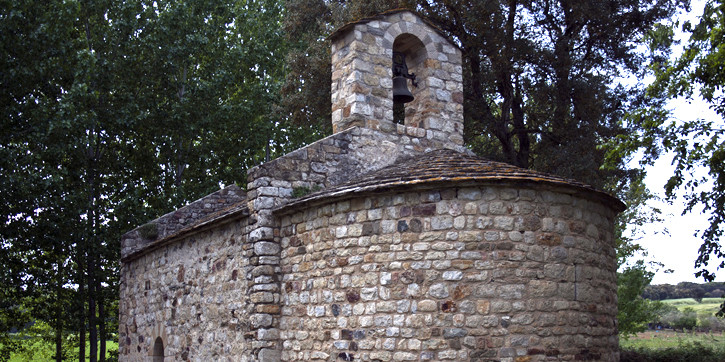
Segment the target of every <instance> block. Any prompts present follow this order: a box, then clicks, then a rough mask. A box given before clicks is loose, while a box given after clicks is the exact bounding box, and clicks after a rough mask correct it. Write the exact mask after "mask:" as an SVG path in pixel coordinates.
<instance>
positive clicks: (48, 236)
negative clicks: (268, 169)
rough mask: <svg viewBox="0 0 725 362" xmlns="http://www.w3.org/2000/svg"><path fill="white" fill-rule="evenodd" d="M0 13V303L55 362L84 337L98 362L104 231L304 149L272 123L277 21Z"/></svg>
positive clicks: (107, 267) (103, 314)
mask: <svg viewBox="0 0 725 362" xmlns="http://www.w3.org/2000/svg"><path fill="white" fill-rule="evenodd" d="M0 11H1V12H0V18H2V19H3V21H2V22H0V44H2V49H3V53H2V54H1V56H2V57H1V58H0V66H2V67H3V69H4V70H3V72H2V73H1V74H0V82H1V84H2V86H3V90H4V91H3V92H2V94H0V112H2V113H1V114H2V117H0V118H1V120H0V122H2V124H0V126H1V127H2V129H3V133H2V134H0V156H1V157H0V174H1V175H2V177H0V186H2V187H3V190H4V192H3V193H2V194H1V195H0V201H2V202H3V205H5V207H4V208H3V210H1V211H0V220H2V221H0V231H1V232H0V235H1V236H0V248H2V254H1V255H0V258H1V259H0V262H1V263H2V266H3V267H2V268H0V269H2V270H3V273H4V274H3V275H2V278H1V279H0V282H2V284H1V285H0V288H2V289H1V290H2V291H3V294H2V295H0V297H2V298H1V299H2V302H3V303H4V304H5V305H8V306H16V305H21V302H22V305H23V307H24V308H27V310H28V312H29V314H30V315H31V316H32V318H33V319H35V320H43V321H45V322H47V324H48V325H49V326H51V327H52V328H54V330H55V337H54V338H55V340H56V347H57V349H56V360H60V359H61V358H62V355H63V354H64V352H63V351H62V340H63V339H64V338H63V337H64V335H66V334H68V333H72V332H78V333H79V336H80V351H79V359H80V360H83V359H84V357H83V356H84V355H85V354H86V353H85V338H86V333H88V338H89V339H90V346H91V347H90V355H91V361H95V359H96V357H95V356H96V354H97V352H98V354H99V355H100V356H101V357H100V359H101V360H104V359H105V354H106V353H105V352H106V351H105V341H106V340H107V339H108V337H109V333H108V331H109V328H113V326H112V325H109V324H108V322H107V321H108V320H109V319H113V315H114V313H115V310H114V309H113V308H114V306H115V305H116V299H117V293H116V290H117V282H118V267H119V249H120V246H119V240H120V235H121V234H122V233H123V232H125V231H127V230H130V229H132V228H133V227H135V226H137V225H139V224H142V223H144V222H146V221H147V220H148V219H151V218H153V217H156V216H158V215H160V214H163V213H165V212H168V211H170V210H172V209H174V208H177V207H179V206H181V205H183V204H184V203H186V202H189V201H192V200H195V199H197V198H199V197H201V196H203V195H205V194H207V193H209V192H210V191H213V190H216V189H218V188H219V185H220V184H231V183H235V182H240V183H241V182H243V181H244V170H245V168H248V167H250V166H252V165H254V164H255V163H258V162H260V161H262V160H263V159H265V158H269V157H271V156H272V155H273V154H274V153H275V152H284V150H285V148H286V147H295V146H296V145H298V144H299V142H300V140H303V139H304V137H303V136H300V134H301V133H302V132H300V129H298V128H294V127H290V126H289V125H288V124H287V123H286V122H285V120H284V119H280V118H279V117H278V116H275V114H274V113H273V107H274V104H275V103H276V101H277V94H278V93H277V92H278V89H279V87H280V84H281V79H282V73H283V63H282V61H281V57H282V56H281V55H282V54H284V53H285V49H286V42H285V41H284V38H283V37H282V34H281V30H280V24H281V19H282V16H283V15H284V13H283V11H282V9H281V6H280V4H279V2H277V1H274V0H259V1H227V2H223V3H220V2H215V1H204V0H189V1H173V0H170V1H145V0H135V1H123V2H113V1H99V2H92V3H89V2H81V1H50V2H47V3H38V2H32V1H26V0H13V1H6V2H2V4H0ZM265 146H266V147H265ZM265 148H267V150H265ZM6 292H7V293H6ZM13 310H15V309H13V308H9V309H8V310H7V311H5V310H4V311H3V314H2V317H3V318H5V319H4V320H7V318H10V317H7V318H6V315H7V316H11V314H10V313H11V312H13ZM0 327H3V330H1V331H0V332H7V331H8V330H9V328H10V327H12V325H10V324H3V325H0ZM4 346H5V344H3V348H4ZM8 346H9V344H8Z"/></svg>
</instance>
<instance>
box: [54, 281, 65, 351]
mask: <svg viewBox="0 0 725 362" xmlns="http://www.w3.org/2000/svg"><path fill="white" fill-rule="evenodd" d="M61 290H62V287H60V286H59V287H58V292H57V293H56V298H58V301H61V300H62V296H61V293H60V291H61ZM62 360H63V308H60V307H59V308H57V310H56V311H55V361H56V362H61V361H62Z"/></svg>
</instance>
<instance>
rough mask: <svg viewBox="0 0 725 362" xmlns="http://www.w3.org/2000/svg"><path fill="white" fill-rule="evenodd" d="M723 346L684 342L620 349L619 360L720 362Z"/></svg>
mask: <svg viewBox="0 0 725 362" xmlns="http://www.w3.org/2000/svg"><path fill="white" fill-rule="evenodd" d="M723 356H725V346H717V347H714V346H705V345H703V344H701V343H697V342H694V343H684V344H681V345H679V346H678V347H677V348H664V349H646V348H637V349H631V350H629V349H622V350H621V351H620V359H619V362H681V361H687V362H722V361H723Z"/></svg>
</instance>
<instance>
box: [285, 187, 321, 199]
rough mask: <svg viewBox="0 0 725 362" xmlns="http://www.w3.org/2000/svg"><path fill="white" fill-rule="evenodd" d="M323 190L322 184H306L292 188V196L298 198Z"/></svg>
mask: <svg viewBox="0 0 725 362" xmlns="http://www.w3.org/2000/svg"><path fill="white" fill-rule="evenodd" d="M320 190H322V186H320V185H314V186H312V187H311V188H310V187H306V186H300V187H295V188H293V189H292V198H293V199H297V198H300V197H302V196H305V195H307V194H310V193H313V192H317V191H320Z"/></svg>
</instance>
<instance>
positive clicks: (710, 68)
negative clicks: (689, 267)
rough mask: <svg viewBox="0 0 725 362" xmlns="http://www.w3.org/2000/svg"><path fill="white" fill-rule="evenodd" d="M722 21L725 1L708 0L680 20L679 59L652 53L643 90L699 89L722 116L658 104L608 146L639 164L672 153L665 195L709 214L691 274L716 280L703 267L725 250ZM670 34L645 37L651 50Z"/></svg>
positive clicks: (690, 93)
mask: <svg viewBox="0 0 725 362" xmlns="http://www.w3.org/2000/svg"><path fill="white" fill-rule="evenodd" d="M724 22H725V2H724V1H722V0H709V1H707V3H706V5H705V8H704V11H703V14H702V16H701V17H700V19H699V22H698V23H697V24H696V25H693V24H691V23H689V22H687V23H685V24H683V25H682V30H683V31H685V32H688V33H690V38H689V40H688V43H687V44H686V46H685V50H684V52H683V54H682V55H681V56H680V57H679V58H677V59H674V60H669V59H668V57H665V56H658V55H657V52H656V51H655V52H654V53H653V54H654V56H653V57H652V63H651V66H650V68H651V69H652V70H653V71H654V72H655V76H656V80H655V82H654V83H653V84H652V85H651V86H650V87H649V89H648V96H649V97H650V99H672V98H676V97H685V98H692V97H694V94H695V92H698V93H699V97H700V98H702V99H703V100H705V101H706V102H708V103H709V105H710V107H711V109H713V110H714V111H715V112H717V114H718V115H720V117H721V119H711V120H701V119H684V120H670V119H669V118H668V117H669V114H668V112H667V111H664V110H663V109H662V108H661V107H644V108H642V109H641V110H640V111H639V113H638V114H639V115H637V114H633V115H632V116H633V117H631V118H630V121H631V122H632V123H634V124H636V125H637V127H638V129H639V132H634V133H632V134H630V135H625V136H622V137H620V138H618V139H617V141H616V143H617V144H618V145H617V147H614V148H612V149H617V150H618V151H617V152H622V153H630V154H632V153H634V152H636V151H637V150H644V151H645V152H644V153H645V157H644V158H643V161H642V162H643V163H651V162H653V160H654V159H656V158H657V157H658V156H659V154H660V153H661V152H662V151H668V152H672V153H673V154H674V159H673V164H674V165H675V173H674V175H672V177H670V178H669V179H668V180H667V183H666V184H665V185H664V186H665V191H666V195H667V197H668V198H670V199H671V198H674V197H675V194H676V192H677V191H683V192H684V197H685V200H686V202H687V204H686V208H685V210H684V211H683V212H692V211H694V210H696V209H699V208H700V207H702V209H703V211H704V212H705V213H708V214H709V215H710V218H709V222H710V224H709V226H708V228H707V229H705V230H701V231H698V234H699V236H700V237H701V238H702V240H703V243H702V245H701V246H700V248H699V255H698V259H697V260H696V262H695V268H699V270H698V271H697V273H696V274H697V275H698V276H701V277H703V278H704V279H705V280H707V281H713V280H714V279H715V275H714V273H712V272H711V271H709V270H708V269H706V267H707V266H708V265H709V264H710V262H711V258H712V259H714V260H716V266H717V268H718V269H720V268H724V267H725V251H723V249H722V246H721V244H720V238H721V237H722V235H723V227H724V226H725V224H724V222H725V142H724V140H725V127H724V124H723V120H722V118H723V117H725V94H723V92H722V89H723V86H725V68H723V67H722V64H723V63H725V46H723V45H725V42H724V40H723V39H724V37H723V25H722V24H723V23H724ZM671 26H674V25H671ZM655 31H657V30H655ZM671 36H672V32H671V31H667V30H662V29H660V31H659V33H658V34H656V36H654V35H653V36H650V37H648V38H647V39H648V40H649V41H650V44H651V46H650V49H661V48H667V46H669V45H670V44H671V43H672V41H671ZM697 167H703V168H705V169H706V170H707V175H705V176H699V175H695V174H694V170H695V169H696V168H697ZM698 211H699V210H698ZM724 310H725V309H724Z"/></svg>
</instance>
